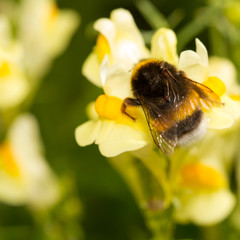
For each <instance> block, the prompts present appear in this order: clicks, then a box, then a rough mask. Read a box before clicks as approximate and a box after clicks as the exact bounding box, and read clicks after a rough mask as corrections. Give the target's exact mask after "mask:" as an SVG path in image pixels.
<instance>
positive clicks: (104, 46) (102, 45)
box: [97, 33, 111, 62]
mask: <svg viewBox="0 0 240 240" xmlns="http://www.w3.org/2000/svg"><path fill="white" fill-rule="evenodd" d="M110 52H111V50H110V46H109V43H108V40H107V39H106V37H105V36H104V35H103V34H101V33H100V34H99V35H98V38H97V55H98V59H99V61H100V62H101V61H102V60H103V58H104V56H105V55H106V54H108V55H109V54H110Z"/></svg>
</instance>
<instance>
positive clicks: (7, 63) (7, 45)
mask: <svg viewBox="0 0 240 240" xmlns="http://www.w3.org/2000/svg"><path fill="white" fill-rule="evenodd" d="M10 29H11V28H10V23H9V21H8V19H7V18H6V17H4V16H0V111H1V110H5V109H7V108H10V107H14V106H16V105H17V104H19V103H21V102H22V101H23V100H24V99H25V97H26V96H27V94H28V92H29V85H28V82H27V79H26V76H25V73H24V71H23V67H22V63H23V51H22V47H21V45H20V43H18V42H16V41H14V40H13V39H12V33H11V30H10Z"/></svg>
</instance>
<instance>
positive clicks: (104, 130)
mask: <svg viewBox="0 0 240 240" xmlns="http://www.w3.org/2000/svg"><path fill="white" fill-rule="evenodd" d="M115 126H116V124H115V122H114V121H111V120H102V124H101V128H100V130H99V132H98V136H97V138H96V141H95V143H96V144H101V143H102V142H104V141H105V139H106V138H107V136H108V135H109V133H110V132H111V131H112V130H113V129H114V128H115Z"/></svg>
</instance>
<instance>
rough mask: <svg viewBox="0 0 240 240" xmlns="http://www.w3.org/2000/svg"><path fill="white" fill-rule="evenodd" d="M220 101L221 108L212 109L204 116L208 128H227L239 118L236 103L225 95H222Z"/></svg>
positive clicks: (238, 109)
mask: <svg viewBox="0 0 240 240" xmlns="http://www.w3.org/2000/svg"><path fill="white" fill-rule="evenodd" d="M221 100H222V102H223V103H224V105H223V106H220V107H214V108H212V110H211V111H210V112H208V113H207V114H206V115H207V118H208V128H212V129H224V128H229V127H231V126H232V125H233V124H234V122H235V121H236V120H237V119H239V117H240V108H239V104H238V103H237V102H235V101H233V100H232V99H231V98H229V97H228V96H226V95H224V96H223V97H222V98H221Z"/></svg>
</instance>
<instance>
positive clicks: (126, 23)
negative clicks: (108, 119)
mask: <svg viewBox="0 0 240 240" xmlns="http://www.w3.org/2000/svg"><path fill="white" fill-rule="evenodd" d="M94 28H95V30H97V31H98V32H99V33H100V34H99V36H98V39H97V44H96V46H95V47H94V49H93V51H92V53H91V54H90V55H89V56H88V58H87V59H86V61H85V63H84V65H83V70H82V71H83V75H85V76H86V77H87V78H88V79H89V81H91V82H92V83H94V84H95V85H97V86H99V87H100V86H102V83H101V79H100V74H99V73H100V65H101V62H102V60H103V58H104V56H105V55H108V59H109V62H110V65H114V64H115V63H117V62H120V63H121V64H122V67H123V68H126V70H127V71H128V70H130V69H131V68H132V67H133V65H134V64H135V63H136V62H138V61H139V60H140V59H142V58H147V57H149V50H148V49H147V48H146V47H145V44H144V40H143V37H142V35H141V33H140V31H139V30H138V28H137V26H136V24H135V22H134V19H133V17H132V15H131V13H130V12H129V11H127V10H125V9H116V10H114V11H112V13H111V15H110V19H108V18H101V19H99V20H97V21H96V22H95V24H94Z"/></svg>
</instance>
